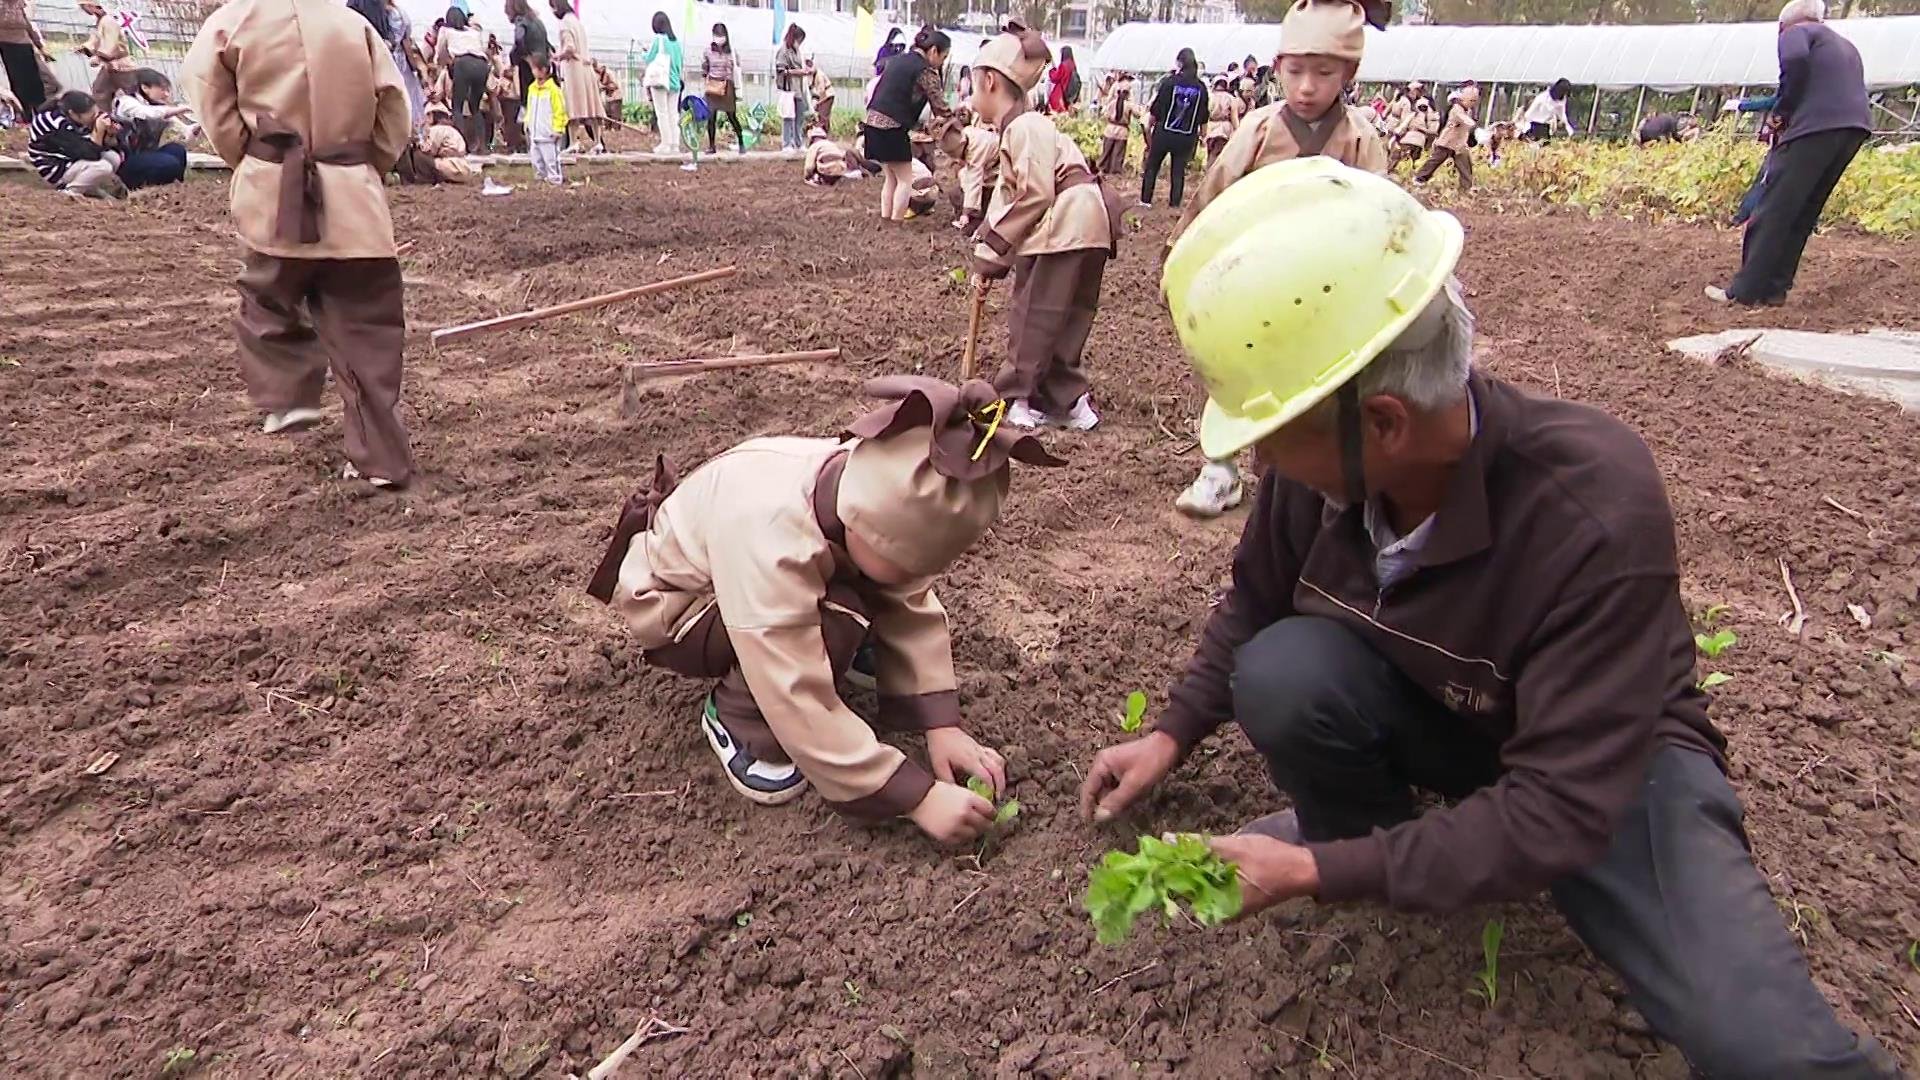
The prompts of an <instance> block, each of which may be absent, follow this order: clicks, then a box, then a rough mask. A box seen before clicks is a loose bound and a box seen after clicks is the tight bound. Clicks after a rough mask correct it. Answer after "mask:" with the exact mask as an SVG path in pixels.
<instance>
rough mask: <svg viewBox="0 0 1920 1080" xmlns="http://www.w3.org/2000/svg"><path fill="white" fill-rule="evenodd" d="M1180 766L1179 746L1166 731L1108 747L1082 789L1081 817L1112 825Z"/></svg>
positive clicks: (1101, 752)
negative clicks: (1135, 802) (1134, 802)
mask: <svg viewBox="0 0 1920 1080" xmlns="http://www.w3.org/2000/svg"><path fill="white" fill-rule="evenodd" d="M1179 762H1180V744H1179V743H1177V742H1175V741H1174V740H1173V736H1171V735H1168V734H1167V733H1165V732H1163V731H1154V732H1149V733H1148V734H1146V735H1144V736H1142V737H1140V738H1138V739H1135V740H1133V741H1132V742H1130V743H1122V744H1120V745H1119V746H1109V747H1107V748H1106V749H1105V750H1102V751H1100V753H1099V754H1097V755H1095V756H1094V759H1093V769H1092V771H1090V772H1088V773H1087V779H1086V782H1085V783H1083V784H1081V785H1080V813H1081V815H1082V816H1083V817H1086V818H1087V819H1089V820H1091V821H1109V820H1112V819H1113V818H1114V817H1115V816H1117V815H1119V814H1120V812H1121V811H1123V810H1125V809H1126V808H1127V807H1129V806H1131V805H1133V801H1134V800H1135V799H1138V798H1139V797H1140V796H1142V795H1145V794H1146V793H1147V792H1149V791H1152V790H1153V788H1154V785H1156V784H1158V783H1159V782H1160V781H1161V780H1162V779H1164V778H1165V777H1166V775H1167V774H1168V773H1169V772H1172V771H1173V767H1174V766H1175V765H1177V764H1179Z"/></svg>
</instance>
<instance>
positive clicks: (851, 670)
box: [846, 641, 880, 690]
mask: <svg viewBox="0 0 1920 1080" xmlns="http://www.w3.org/2000/svg"><path fill="white" fill-rule="evenodd" d="M874 671H875V668H874V660H873V645H872V643H871V642H866V641H863V642H861V643H860V648H859V649H857V650H855V651H854V654H853V663H852V664H851V665H849V666H848V668H847V675H846V679H847V685H848V686H853V687H858V688H859V689H861V690H878V689H880V680H879V678H877V677H876V676H875V675H874Z"/></svg>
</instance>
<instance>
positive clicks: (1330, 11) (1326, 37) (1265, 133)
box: [1167, 0, 1388, 518]
mask: <svg viewBox="0 0 1920 1080" xmlns="http://www.w3.org/2000/svg"><path fill="white" fill-rule="evenodd" d="M1386 9H1387V5H1386V4H1381V3H1375V2H1373V0H1368V2H1366V3H1362V2H1361V0H1296V2H1295V3H1294V5H1293V7H1292V8H1291V9H1289V10H1288V12H1287V15H1286V18H1285V19H1283V20H1282V21H1281V23H1280V56H1279V60H1278V74H1279V76H1280V84H1281V86H1282V87H1283V88H1285V90H1286V96H1285V99H1284V100H1283V101H1282V102H1281V103H1280V104H1277V105H1268V106H1266V107H1265V108H1261V109H1255V110H1254V111H1253V112H1252V113H1249V114H1248V115H1247V117H1246V119H1245V120H1243V121H1241V123H1240V126H1239V127H1238V128H1237V129H1235V130H1234V132H1233V135H1232V136H1231V137H1230V138H1229V139H1228V140H1227V143H1226V145H1225V146H1224V147H1223V148H1222V149H1221V150H1220V152H1219V153H1218V154H1217V155H1214V156H1213V157H1211V158H1209V160H1208V162H1207V172H1206V176H1205V177H1204V178H1202V179H1201V181H1200V185H1199V187H1198V188H1197V189H1196V190H1195V191H1194V194H1193V200H1192V201H1191V202H1189V203H1188V204H1187V209H1186V212H1185V213H1183V214H1182V215H1181V216H1180V224H1179V225H1178V226H1177V227H1175V229H1174V231H1173V236H1172V237H1170V238H1169V239H1168V241H1167V243H1168V245H1169V246H1171V245H1172V243H1173V240H1174V239H1175V238H1178V237H1179V236H1180V234H1181V232H1183V231H1184V230H1185V229H1186V227H1187V226H1188V225H1189V224H1191V223H1192V222H1193V219H1194V218H1195V217H1198V216H1199V214H1200V212H1201V211H1202V210H1205V209H1206V208H1207V204H1208V203H1211V202H1212V201H1213V200H1214V199H1215V198H1216V197H1218V196H1219V194H1220V193H1221V192H1222V191H1225V190H1226V189H1227V188H1228V186H1230V185H1231V184H1233V183H1234V182H1235V181H1236V180H1239V179H1240V178H1241V177H1243V176H1245V175H1247V174H1248V173H1250V172H1253V171H1254V170H1256V169H1263V168H1265V167H1267V166H1268V165H1272V164H1274V163H1275V162H1280V161H1288V160H1290V159H1293V158H1299V157H1313V156H1315V155H1319V154H1324V155H1325V156H1327V157H1330V158H1332V159H1334V160H1335V161H1338V162H1341V163H1342V164H1345V165H1351V166H1353V167H1354V168H1357V169H1365V170H1367V171H1368V172H1372V173H1380V174H1382V175H1384V174H1385V173H1386V171H1387V148H1386V144H1385V143H1384V142H1382V141H1381V138H1380V134H1379V132H1378V131H1377V130H1376V129H1375V127H1374V123H1373V112H1372V110H1370V109H1361V108H1356V107H1352V106H1348V105H1346V104H1343V98H1344V95H1345V91H1346V87H1347V85H1348V84H1349V83H1351V82H1352V81H1353V79H1354V76H1355V75H1356V74H1358V73H1359V70H1360V54H1361V51H1362V49H1363V48H1364V47H1365V45H1366V26H1367V24H1368V23H1369V22H1372V23H1373V25H1375V26H1377V27H1382V28H1384V27H1385V25H1386V19H1387V15H1388V12H1387V10H1386ZM1245 497H1246V483H1245V481H1244V480H1242V478H1241V476H1240V467H1239V466H1238V465H1237V464H1235V463H1234V462H1233V461H1232V460H1231V459H1229V460H1226V461H1209V462H1207V464H1206V465H1205V466H1204V467H1203V468H1202V469H1201V470H1200V475H1199V476H1198V477H1196V478H1195V479H1194V481H1193V483H1192V484H1190V485H1188V487H1187V489H1186V490H1185V491H1183V492H1181V493H1180V497H1179V498H1178V499H1176V500H1175V501H1174V505H1175V506H1177V507H1178V508H1179V509H1180V510H1181V512H1183V513H1185V514H1188V515H1190V516H1193V517H1201V518H1209V517H1217V516H1219V515H1220V514H1224V513H1226V512H1227V511H1228V510H1231V509H1233V508H1234V507H1236V506H1238V505H1240V502H1241V500H1242V499H1244V498H1245Z"/></svg>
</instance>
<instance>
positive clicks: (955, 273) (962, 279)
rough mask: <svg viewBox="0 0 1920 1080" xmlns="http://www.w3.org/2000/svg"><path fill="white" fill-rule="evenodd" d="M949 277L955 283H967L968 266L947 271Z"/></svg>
mask: <svg viewBox="0 0 1920 1080" xmlns="http://www.w3.org/2000/svg"><path fill="white" fill-rule="evenodd" d="M947 279H948V280H949V281H952V282H953V283H954V284H955V285H965V284H966V283H967V268H966V267H964V266H956V267H954V268H953V269H951V270H949V271H947Z"/></svg>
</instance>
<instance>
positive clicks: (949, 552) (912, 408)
mask: <svg viewBox="0 0 1920 1080" xmlns="http://www.w3.org/2000/svg"><path fill="white" fill-rule="evenodd" d="M866 394H867V396H869V397H876V398H887V399H892V401H893V404H891V405H888V406H886V407H885V408H882V409H879V410H877V411H875V412H871V413H868V414H867V415H866V416H863V417H861V418H860V419H858V420H856V421H854V422H853V424H852V425H851V426H849V427H848V428H847V431H846V435H848V436H850V437H853V438H857V439H859V440H860V442H859V444H858V445H856V446H855V447H854V448H853V452H852V453H851V454H849V455H848V457H847V468H846V472H845V473H843V474H842V475H841V478H840V505H839V509H840V519H841V520H842V521H843V522H845V524H846V526H847V528H848V530H850V531H852V532H855V533H858V534H859V535H860V539H862V540H864V541H866V543H868V544H869V545H871V546H872V547H873V549H874V550H875V551H877V552H879V553H880V554H881V555H882V556H883V557H885V558H886V560H887V561H888V562H891V563H893V564H894V565H895V566H898V567H899V568H900V569H902V570H904V571H906V572H907V573H909V574H913V575H916V576H920V577H931V576H932V575H934V574H937V573H939V572H940V571H942V570H945V569H946V568H947V567H949V566H951V565H953V561H954V560H955V559H958V558H959V557H960V556H961V554H962V553H964V552H965V551H966V550H967V549H968V548H970V547H972V546H973V545H974V544H975V543H976V542H978V541H979V539H980V537H982V536H983V535H985V534H986V531H987V529H989V528H991V527H992V525H993V523H994V520H995V519H996V518H998V517H999V516H1000V504H1001V500H1002V499H1004V498H1005V497H1006V493H1007V487H1008V484H1009V482H1010V481H1011V479H1012V477H1011V472H1012V470H1011V469H1010V468H1009V463H1010V462H1012V461H1015V460H1018V461H1021V462H1024V463H1026V464H1028V465H1064V464H1066V462H1064V461H1062V460H1060V459H1059V458H1057V457H1054V456H1053V455H1052V454H1049V453H1047V450H1046V447H1044V446H1042V445H1040V440H1038V439H1036V438H1034V437H1033V436H1031V435H1027V434H1024V433H1022V432H1021V431H1020V430H1019V429H1017V428H1015V427H1013V426H1012V425H1010V424H1002V423H1001V422H1000V419H999V418H1000V416H1001V415H1002V414H1004V412H1005V410H1006V402H1005V401H1004V400H1003V399H1002V398H1001V397H1000V394H999V392H998V391H996V390H994V388H993V386H992V384H991V383H987V382H984V381H982V380H979V379H976V380H974V381H972V382H969V383H967V384H966V385H964V386H953V385H951V384H948V383H944V382H941V381H940V380H938V379H929V378H923V377H920V376H914V375H898V376H892V377H889V378H884V379H875V380H874V381H872V382H870V383H868V384H867V386H866Z"/></svg>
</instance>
